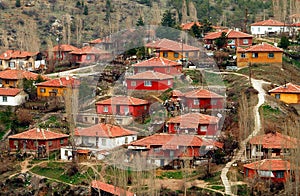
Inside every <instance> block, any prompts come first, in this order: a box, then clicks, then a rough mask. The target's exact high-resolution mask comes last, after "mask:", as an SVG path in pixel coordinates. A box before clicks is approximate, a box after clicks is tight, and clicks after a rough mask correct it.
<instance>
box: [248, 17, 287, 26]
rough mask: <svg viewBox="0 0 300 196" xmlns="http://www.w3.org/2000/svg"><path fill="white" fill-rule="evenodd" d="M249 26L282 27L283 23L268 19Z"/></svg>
mask: <svg viewBox="0 0 300 196" xmlns="http://www.w3.org/2000/svg"><path fill="white" fill-rule="evenodd" d="M250 26H284V23H283V22H280V21H278V20H272V19H268V20H263V21H259V22H255V23H252V24H251V25H250Z"/></svg>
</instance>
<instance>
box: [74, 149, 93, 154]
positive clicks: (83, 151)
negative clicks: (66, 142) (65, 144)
mask: <svg viewBox="0 0 300 196" xmlns="http://www.w3.org/2000/svg"><path fill="white" fill-rule="evenodd" d="M89 152H91V151H90V150H87V149H77V153H78V154H88V153H89Z"/></svg>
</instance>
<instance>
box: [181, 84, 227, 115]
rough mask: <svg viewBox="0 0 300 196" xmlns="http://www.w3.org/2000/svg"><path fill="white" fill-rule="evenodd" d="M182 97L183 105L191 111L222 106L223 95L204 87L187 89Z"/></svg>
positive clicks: (221, 107)
mask: <svg viewBox="0 0 300 196" xmlns="http://www.w3.org/2000/svg"><path fill="white" fill-rule="evenodd" d="M184 97H185V98H184V100H185V105H186V106H187V107H188V109H189V110H191V111H200V110H207V109H217V110H220V109H223V108H224V101H225V99H224V97H223V96H221V95H218V94H216V93H214V92H211V91H209V90H206V89H197V90H193V91H189V92H187V93H185V94H184Z"/></svg>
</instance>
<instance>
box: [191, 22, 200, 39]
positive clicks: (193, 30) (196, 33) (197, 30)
mask: <svg viewBox="0 0 300 196" xmlns="http://www.w3.org/2000/svg"><path fill="white" fill-rule="evenodd" d="M190 33H191V34H192V35H193V36H194V37H196V38H200V37H201V36H202V34H201V30H200V27H199V26H198V25H196V24H194V25H193V26H192V28H191V31H190Z"/></svg>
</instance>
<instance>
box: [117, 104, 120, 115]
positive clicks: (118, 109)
mask: <svg viewBox="0 0 300 196" xmlns="http://www.w3.org/2000/svg"><path fill="white" fill-rule="evenodd" d="M116 113H117V114H121V111H120V105H116Z"/></svg>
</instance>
